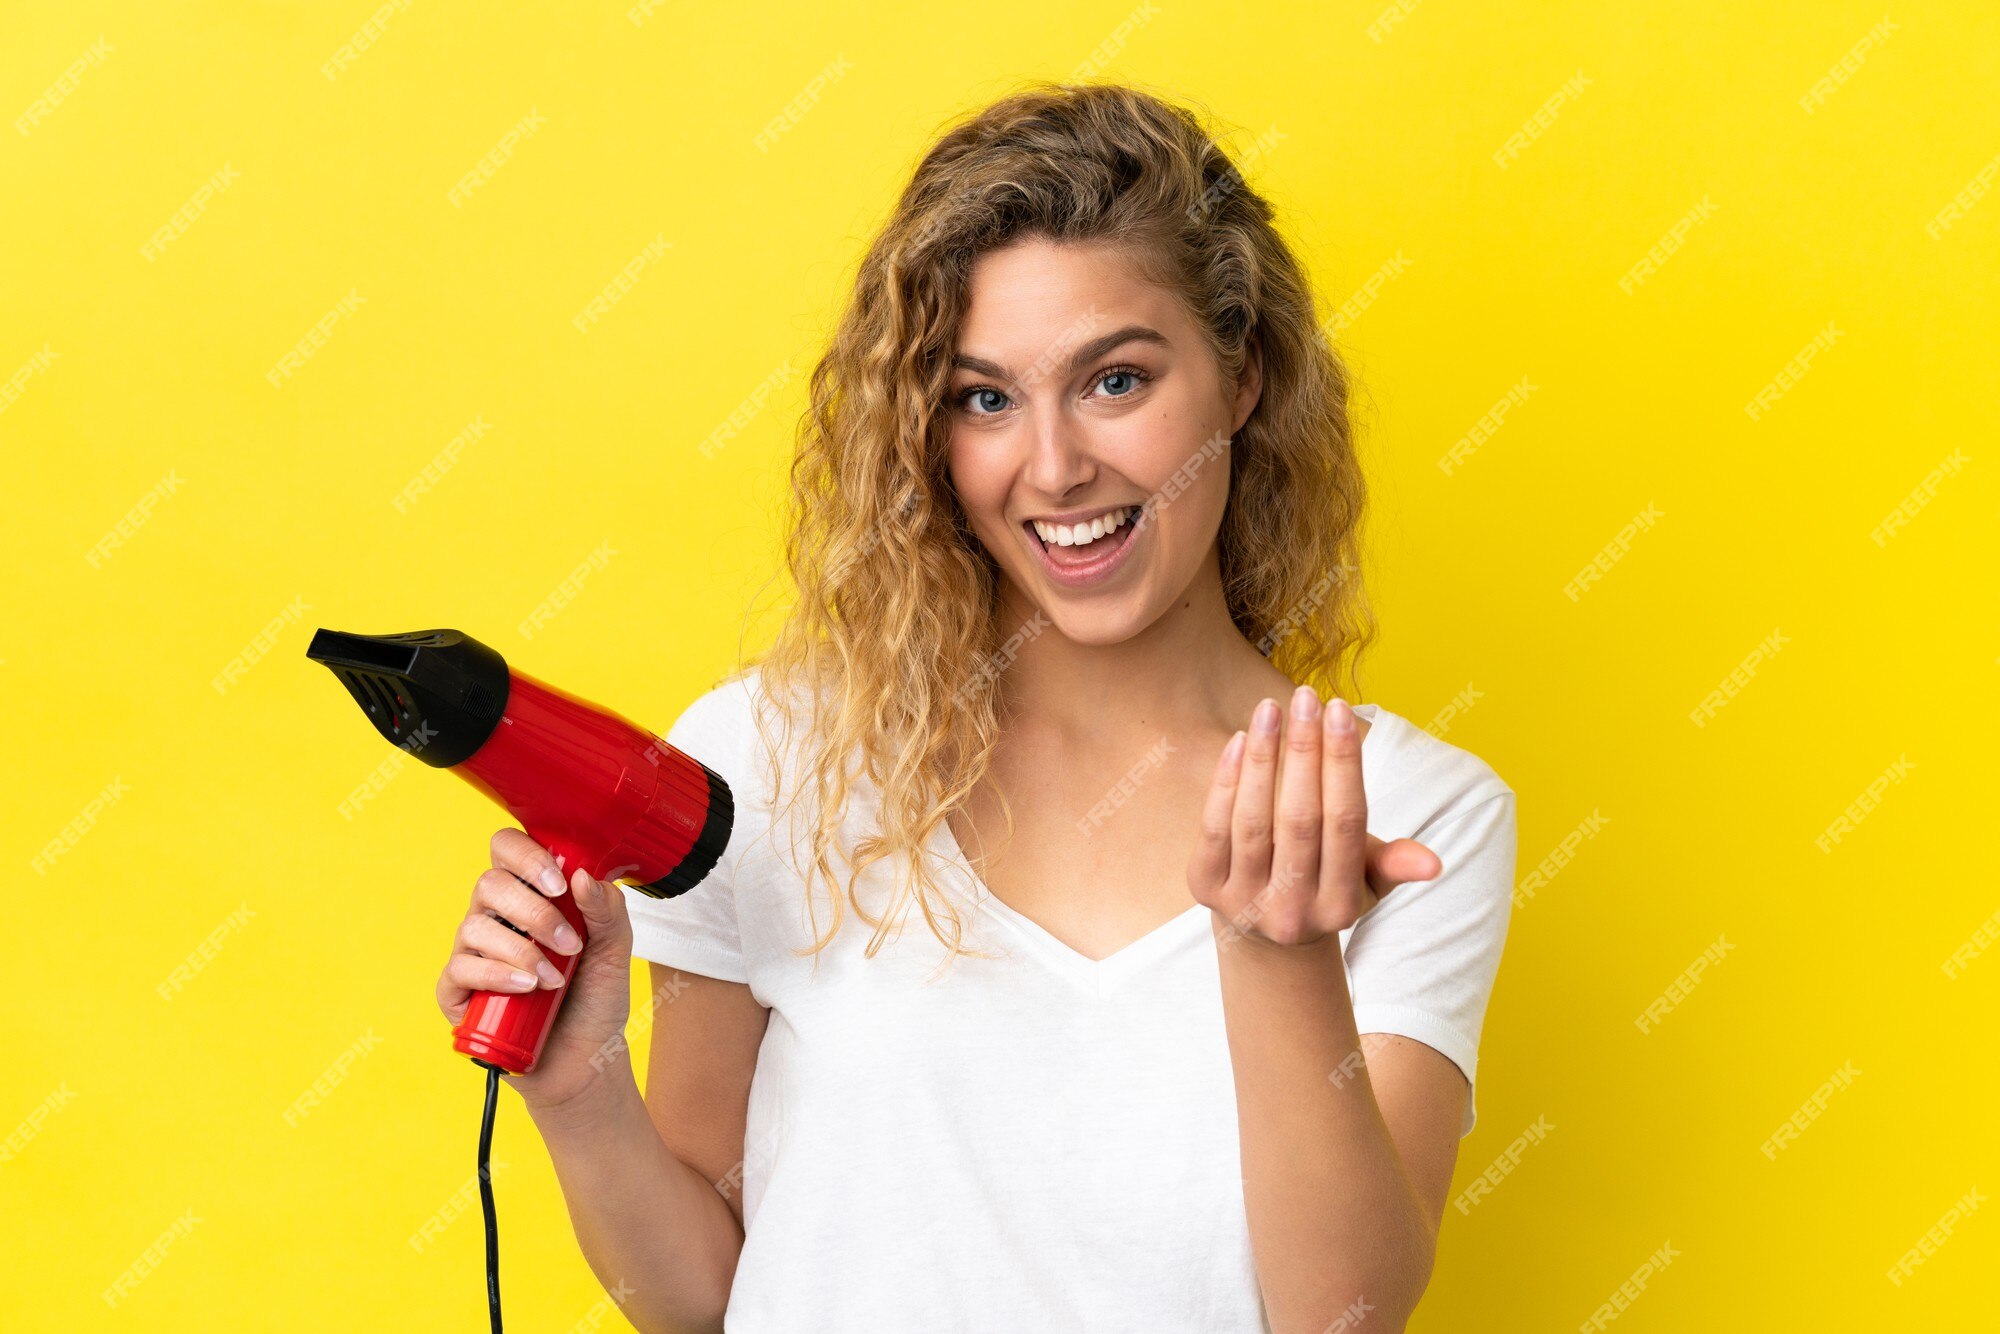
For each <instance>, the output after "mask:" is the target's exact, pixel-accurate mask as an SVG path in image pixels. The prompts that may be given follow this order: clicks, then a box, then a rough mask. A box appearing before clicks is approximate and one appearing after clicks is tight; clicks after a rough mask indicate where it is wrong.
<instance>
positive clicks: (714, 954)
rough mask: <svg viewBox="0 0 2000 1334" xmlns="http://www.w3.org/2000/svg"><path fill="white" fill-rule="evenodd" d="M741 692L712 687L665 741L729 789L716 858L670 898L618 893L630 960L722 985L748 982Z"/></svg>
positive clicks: (738, 687) (734, 686)
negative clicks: (732, 814) (741, 918)
mask: <svg viewBox="0 0 2000 1334" xmlns="http://www.w3.org/2000/svg"><path fill="white" fill-rule="evenodd" d="M743 691H744V687H743V685H742V683H741V682H740V680H739V681H730V682H727V683H725V684H723V685H720V686H717V687H716V688H715V689H713V690H711V691H709V692H708V693H707V694H705V695H703V696H701V697H700V698H698V699H696V700H695V701H694V702H693V703H692V704H690V705H688V707H687V708H686V709H685V710H684V711H683V712H682V713H681V716H680V717H679V718H678V719H676V720H675V722H674V725H673V726H672V727H671V728H669V729H668V730H667V735H666V741H667V744H668V745H670V746H672V747H673V748H674V749H675V750H678V751H680V752H682V753H683V754H685V755H689V756H691V757H693V758H694V759H697V760H699V761H701V763H703V764H705V765H707V766H708V767H709V768H710V769H712V770H714V771H715V772H716V773H718V774H720V775H721V776H722V779H723V781H724V782H726V783H728V784H729V786H730V794H731V797H732V799H733V801H734V803H735V806H736V810H737V813H738V814H737V821H736V823H735V824H734V825H732V827H731V829H730V832H729V842H728V844H727V846H725V847H724V849H723V852H722V856H721V857H719V858H717V859H716V863H715V867H714V869H713V870H711V871H710V872H709V873H708V874H707V875H706V876H704V877H702V879H701V881H700V883H699V884H697V885H695V887H694V888H693V889H690V890H688V891H687V892H686V893H684V894H677V895H675V896H674V897H673V898H670V899H656V898H653V897H652V896H651V895H649V894H643V893H641V892H640V891H638V890H636V889H633V888H631V887H629V886H626V887H624V888H625V906H626V908H627V909H628V911H629V915H630V917H631V919H632V954H633V957H635V958H640V959H649V960H651V961H652V962H654V963H658V964H664V965H666V966H667V967H669V968H678V969H681V970H683V971H686V972H690V973H699V974H701V975H702V976H703V977H714V978H720V979H721V980H723V981H725V982H747V981H748V980H749V974H748V971H747V969H746V968H745V966H744V958H743V943H742V936H741V933H740V931H739V929H738V922H737V916H736V868H737V863H738V862H739V861H740V860H741V852H742V848H743V845H744V838H743V837H742V835H743V829H742V823H743V817H744V815H745V814H746V812H747V810H748V808H749V803H748V801H747V800H746V797H747V795H748V794H747V792H746V791H745V789H744V787H743V786H742V780H743V778H744V770H743V757H744V756H746V755H747V754H748V753H749V751H750V745H749V743H750V741H751V738H750V737H749V736H747V735H745V731H744V729H745V727H746V725H747V723H748V719H749V716H750V715H749V712H748V703H747V699H746V698H744V694H743Z"/></svg>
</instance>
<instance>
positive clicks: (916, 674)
mask: <svg viewBox="0 0 2000 1334" xmlns="http://www.w3.org/2000/svg"><path fill="white" fill-rule="evenodd" d="M1272 217H1273V212H1272V209H1271V207H1270V205H1269V204H1268V203H1267V202H1266V201H1265V200H1264V199H1263V198H1262V197H1261V196H1260V195H1259V194H1258V193H1257V192H1256V191H1255V190H1253V189H1252V188H1251V187H1250V186H1249V185H1248V184H1247V183H1246V182H1245V180H1244V178H1243V176H1242V173H1241V172H1240V170H1239V169H1238V167H1237V166H1236V164H1235V163H1234V162H1233V161H1232V160H1231V158H1230V156H1229V155H1228V153H1227V152H1225V151H1224V149H1223V148H1222V147H1221V146H1220V145H1219V144H1218V143H1217V141H1216V136H1215V135H1214V134H1212V133H1211V132H1210V131H1209V130H1208V129H1207V128H1205V126H1204V124H1203V121H1202V118H1201V117H1200V116H1198V115H1197V114H1196V113H1195V112H1194V111H1192V110H1189V109H1188V108H1186V107H1185V106H1182V105H1179V104H1177V103H1175V102H1172V101H1169V100H1168V99H1166V98H1164V97H1162V96H1159V95H1157V94H1154V93H1152V92H1148V91H1142V90H1140V89H1138V88H1135V87H1132V86H1129V85H1117V84H1101V83H1099V84H1065V83H1054V82H1049V81H1040V82H1035V83H1032V84H1029V85H1026V86H1025V87H1023V88H1022V89H1020V90H1019V91H1016V92H1014V93H1012V94H1010V95H1008V96H1006V97H1003V98H1002V99H1000V100H999V101H996V102H994V103H992V104H990V105H988V106H986V107H985V108H984V109H982V110H979V111H978V112H977V113H976V114H973V115H971V116H970V117H968V118H966V119H964V120H963V121H961V122H959V123H957V124H955V125H953V126H951V127H949V128H948V129H947V130H946V131H945V133H943V134H942V136H941V137H939V138H938V139H937V141H936V142H935V143H934V144H933V145H932V146H931V148H930V149H929V151H928V152H927V153H926V154H925V155H924V157H923V159H922V161H921V162H920V163H919V164H918V166H917V168H916V170H915V172H914V173H913V174H912V176H911V178H910V180H909V181H908V183H907V185H906V186H905V188H904V190H903V192H902V194H901V197H900V198H899V200H898V201H897V204H896V206H895V209H894V211H893V213H892V215H891V216H890V217H889V219H888V220H887V222H886V223H885V224H884V225H883V227H882V228H881V230H880V232H879V233H878V234H877V235H876V236H875V238H874V239H873V241H872V242H871V243H870V245H869V247H868V249H867V252H866V253H865V255H864V256H863V258H862V260H861V263H860V267H859V269H858V271H857V273H856V276H855V280H854V287H853V291H852V294H851V297H850V299H849V300H848V302H847V303H846V308H845V310H844V311H843V313H842V314H841V316H840V319H839V321H838V324H837V326H836V329H835V332H834V334H833V337H832V339H831V346H830V347H829V348H828V350H827V351H826V353H825V355H824V356H823V357H821V359H820V360H819V361H818V363H817V364H816V365H815V367H814V369H813V372H812V375H811V379H810V388H809V403H808V407H807V409H806V411H805V412H804V413H803V415H802V416H801V418H800V421H799V425H798V437H797V447H796V450H795V453H794V456H793V460H792V465H791V472H790V486H791V509H792V514H791V520H790V526H789V528H788V531H787V535H786V540H785V561H786V566H787V569H788V572H789V575H790V578H791V581H792V583H793V585H794V586H795V588H796V590H797V598H796V601H795V603H794V605H793V606H792V607H791V609H790V610H789V612H788V614H787V615H786V616H785V618H784V620H783V622H782V624H781V625H780V627H779V629H778V632H777V635H776V638H775V641H774V642H773V644H772V646H771V647H770V648H769V649H767V650H765V651H764V652H763V653H762V654H760V655H757V656H756V657H754V658H752V659H750V660H749V662H748V663H747V665H746V666H745V668H744V669H743V670H744V671H748V670H750V669H751V668H753V667H754V668H756V669H757V670H759V671H760V672H761V675H762V685H763V695H764V701H765V703H766V704H767V705H768V706H769V707H768V708H767V709H766V710H764V711H762V712H769V713H773V714H775V717H776V720H777V722H776V723H775V724H774V726H773V727H772V728H771V729H770V730H766V729H765V725H764V723H763V722H762V721H760V724H759V726H760V730H764V731H765V742H766V752H765V753H766V754H767V755H768V757H769V760H770V763H771V765H772V779H771V781H772V791H773V793H774V798H775V794H776V793H778V792H779V791H780V789H781V788H782V787H783V786H784V785H785V784H786V783H787V782H788V781H791V782H793V783H794V784H795V786H794V789H793V793H792V796H791V798H790V800H789V801H787V802H784V803H782V804H781V805H780V806H779V807H778V808H777V813H776V814H775V815H774V825H775V824H777V823H779V822H780V821H781V820H782V819H783V814H784V812H786V811H788V810H791V809H795V808H796V805H797V803H798V802H799V801H800V800H801V798H804V797H806V796H808V795H810V797H811V798H812V801H811V808H812V815H811V817H810V819H809V820H807V821H804V822H801V823H803V824H805V825H807V826H809V832H810V840H811V851H810V862H809V865H808V866H807V867H806V869H805V872H804V875H805V880H806V886H807V901H808V905H809V906H810V905H811V904H812V902H813V898H812V894H811V885H812V877H813V875H814V874H815V873H817V874H819V875H821V876H823V877H825V880H826V882H827V884H828V886H829V889H830V891H831V892H830V893H829V895H828V902H829V904H830V906H831V911H832V920H831V921H830V922H829V923H827V925H826V926H825V928H824V930H821V929H820V928H819V926H818V913H817V910H816V909H815V910H813V918H814V923H815V927H814V930H815V940H814V943H813V945H812V946H811V947H809V948H808V949H804V950H802V951H801V952H802V953H810V954H814V955H817V954H818V953H819V951H820V950H822V949H824V948H825V947H826V945H828V944H829V943H831V941H832V940H833V938H834V936H835V935H836V934H837V933H838V932H839V930H840V928H841V922H842V918H843V916H844V913H845V912H846V911H847V910H848V909H850V908H851V909H852V910H853V911H854V912H855V914H856V915H857V916H858V917H859V918H860V919H861V920H862V921H863V922H865V923H867V924H868V925H869V926H870V927H872V928H873V932H874V934H873V935H872V937H871V938H870V940H869V942H868V945H867V954H868V956H869V957H873V956H874V954H875V953H876V951H877V950H878V949H880V948H881V946H882V944H883V943H884V942H885V940H887V939H888V938H889V936H890V931H891V927H892V925H894V924H897V923H899V922H900V921H901V920H902V918H903V916H904V914H905V910H906V908H907V906H908V905H909V903H910V902H911V901H912V900H914V901H915V902H916V904H917V905H918V906H919V908H920V910H921V912H922V914H923V917H924V920H925V922H926V923H927V924H928V925H929V927H930V929H931V931H932V932H933V934H935V935H936V936H937V938H938V940H939V941H940V942H942V943H943V944H944V946H945V947H946V950H947V955H946V962H947V963H948V962H949V961H950V960H951V959H952V958H956V957H957V956H958V955H959V954H960V953H965V952H968V951H966V950H965V947H964V943H963V923H962V921H961V919H960V918H959V916H958V914H957V913H956V912H955V911H953V908H952V901H951V898H950V896H949V895H947V894H945V893H943V892H942V885H941V884H940V882H939V880H938V879H937V877H936V876H935V875H934V874H933V868H932V865H931V863H930V862H929V861H928V860H927V858H926V854H925V850H926V848H927V847H928V846H929V845H930V841H931V840H932V838H933V837H934V836H935V835H936V833H937V830H938V826H939V825H940V824H941V823H943V822H944V820H945V818H946V816H947V815H948V814H949V812H951V811H952V810H954V809H957V808H958V807H959V806H960V805H961V804H962V803H963V802H964V801H965V799H966V798H967V796H968V795H969V794H970V793H971V792H972V791H973V790H974V789H975V788H976V787H977V786H978V785H979V784H980V783H981V782H982V781H985V780H986V778H987V776H988V771H989V768H990V763H991V758H992V755H993V753H994V748H995V745H996V743H997V740H998V737H999V735H1000V722H1001V718H1000V706H999V696H998V692H997V689H996V682H997V679H998V677H999V675H1000V672H1001V671H1002V670H1003V669H1004V665H1005V651H1006V648H1007V640H1008V632H1007V631H1006V630H1005V629H1003V627H1001V626H999V625H998V624H997V623H996V622H997V617H996V614H995V612H996V608H997V605H998V603H997V595H998V582H997V581H998V574H997V570H996V567H995V566H994V563H993V561H992V558H991V557H990V556H989V555H987V554H986V552H985V551H984V549H983V548H982V547H981V545H980V543H979V542H978V540H977V539H976V538H975V537H974V536H973V533H972V530H971V528H970V526H969V524H968V522H967V519H966V516H965V513H964V510H963V509H962V508H961V507H960V505H959V503H958V499H957V496H956V494H955V492H954V491H953V489H952V487H951V484H950V480H949V476H948V473H947V470H946V459H947V446H948V443H949V440H950V426H951V420H950V413H949V411H948V408H949V403H948V395H949V386H950V378H951V359H952V354H953V351H954V341H955V339H956V336H957V332H958V328H959V322H960V319H961V317H962V315H963V313H964V310H965V306H966V300H967V287H968V276H969V273H970V270H971V268H972V265H973V263H974V261H975V260H976V259H977V258H978V257H979V256H980V255H981V254H983V253H985V252H987V251H990V250H995V249H998V248H1001V247H1004V246H1007V245H1009V244H1012V243H1014V242H1017V241H1021V240H1025V239H1028V238H1031V237H1035V238H1042V239H1046V240H1049V241H1051V242H1054V243H1058V244H1067V243H1077V244H1098V245H1109V246H1114V247H1117V248H1118V249H1119V250H1120V252H1121V253H1123V254H1127V255H1129V256H1130V257H1131V258H1132V259H1133V260H1134V261H1135V262H1136V263H1137V264H1138V265H1139V267H1140V272H1141V273H1143V274H1144V275H1145V276H1146V277H1148V278H1149V279H1150V280H1152V281H1154V282H1157V283H1159V284H1160V285H1162V286H1163V287H1165V288H1167V289H1169V290H1171V291H1173V292H1175V293H1176V294H1178V295H1179V296H1180V298H1181V299H1182V300H1183V301H1184V302H1185V305H1186V309H1187V310H1188V311H1189V312H1190V314H1191V315H1192V317H1193V319H1194V322H1195V323H1196V324H1197V326H1198V327H1200V328H1201V329H1202V330H1203V332H1204V335H1205V337H1206V339H1207V341H1208V343H1209V346H1210V347H1211V349H1212V350H1213V352H1214V354H1215V356H1216V358H1217V361H1218V364H1219V365H1220V366H1221V368H1222V370H1223V373H1224V375H1225V381H1224V382H1225V383H1227V382H1228V381H1229V380H1230V379H1233V378H1234V377H1235V376H1236V375H1237V374H1238V372H1239V371H1240V370H1241V368H1242V366H1243V363H1244V359H1245V357H1246V356H1248V355H1250V354H1251V351H1252V347H1253V344H1254V349H1255V354H1256V355H1258V356H1259V357H1260V358H1261V370H1262V377H1263V384H1262V390H1261V393H1260V396H1259V399H1258V402H1257V405H1256V407H1255V408H1254V409H1253V411H1252V412H1251V414H1250V416H1249V418H1248V419H1247V420H1246V421H1245V423H1244V425H1243V427H1242V429H1241V430H1239V431H1238V432H1237V434H1236V435H1235V437H1233V439H1232V440H1231V441H1229V442H1227V451H1228V459H1229V470H1230V482H1229V486H1230V491H1229V500H1228V504H1227V507H1226V509H1225V511H1224V514H1223V518H1222V525H1221V531H1220V533H1219V534H1218V542H1219V547H1220V551H1219V555H1220V564H1221V573H1222V581H1223V587H1224V592H1225V596H1226V599H1227V603H1228V606H1229V609H1230V615H1231V617H1232V619H1233V620H1234V622H1235V624H1236V626H1237V627H1238V629H1239V630H1241V632H1242V634H1243V635H1244V637H1245V638H1246V639H1247V640H1249V641H1250V642H1251V643H1252V644H1254V645H1256V646H1257V648H1258V650H1259V652H1261V653H1263V654H1264V655H1265V656H1266V657H1268V658H1269V659H1270V660H1271V662H1272V664H1273V665H1274V666H1276V667H1277V668H1278V669H1279V670H1280V671H1282V672H1283V673H1284V674H1285V675H1286V676H1287V677H1288V678H1289V679H1291V680H1293V681H1295V682H1299V683H1302V684H1310V685H1313V686H1314V687H1315V689H1318V690H1320V691H1321V692H1322V693H1327V692H1332V691H1342V690H1343V689H1344V687H1346V686H1347V685H1349V684H1350V683H1351V681H1352V673H1353V671H1354V668H1355V666H1356V664H1357V662H1358V659H1359V656H1360V654H1361V651H1362V650H1363V649H1364V648H1365V647H1366V646H1367V644H1368V642H1369V641H1370V639H1372V637H1373V633H1374V623H1373V617H1372V615H1371V613H1370V612H1369V609H1368V606H1367V601H1366V598H1365V596H1364V594H1363V590H1362V584H1361V580H1360V569H1359V558H1360V551H1359V526H1360V520H1361V512H1362V502H1363V497H1364V486H1363V481H1362V475H1361V471H1360V468H1359V465H1358V463H1357V461H1356V458H1355V452H1354V447H1353V432H1352V425H1351V421H1350V414H1349V405H1348V384H1349V380H1348V373H1347V371H1346V368H1345V367H1344V365H1343V364H1342V362H1341V360H1340V358H1339V357H1338V355H1337V354H1336V352H1335V350H1334V348H1333V347H1332V345H1331V343H1330V342H1329V340H1328V338H1327V336H1326V334H1325V333H1324V332H1323V330H1322V327H1321V323H1320V321H1319V319H1318V317H1317V315H1316V314H1315V306H1314V298H1313V293H1312V289H1311V286H1310V284H1309V282H1308V280H1307V277H1306V275H1305V273H1304V272H1303V270H1302V268H1301V266H1300V265H1299V263H1298V262H1297V260H1296V259H1295V258H1294V256H1293V254H1292V252H1291V250H1290V249H1289V248H1288V247H1287V245H1286V244H1285V242H1284V241H1283V240H1281V239H1280V237H1279V235H1278V233H1277V231H1276V230H1275V228H1274V227H1273V225H1272ZM1218 443H1220V442H1218ZM1350 697H1351V696H1350ZM779 728H781V729H782V730H781V735H777V736H773V734H772V733H773V731H777V730H779ZM795 735H796V736H797V737H799V738H800V740H799V746H798V749H797V750H796V751H794V750H793V749H792V747H791V745H790V742H791V739H792V737H793V736H795ZM864 777H865V779H866V782H867V784H868V785H871V786H872V790H873V793H874V794H877V795H879V804H878V805H877V806H876V808H875V810H874V811H873V814H874V815H875V816H876V820H875V822H874V832H872V833H869V834H868V835H867V836H866V837H863V838H861V839H860V840H859V841H858V842H857V844H856V846H855V847H854V848H853V849H851V850H849V849H846V848H845V847H844V846H842V836H841V833H842V821H843V812H844V811H846V810H847V809H848V806H849V803H850V802H852V801H854V800H855V799H856V798H857V797H865V796H867V795H868V792H869V788H868V787H866V786H864V785H863V784H862V782H861V780H862V779H863V778H864ZM1000 799H1001V806H1002V809H1003V810H1007V811H1008V814H1007V818H1006V825H1007V832H1008V833H1009V834H1011V831H1012V814H1011V810H1009V808H1008V806H1007V802H1006V798H1005V794H1004V793H1003V794H1000ZM836 854H838V855H840V856H842V857H843V858H845V859H846V860H847V861H848V862H849V867H850V878H849V880H848V882H847V885H846V887H845V888H841V887H840V886H839V885H838V875H837V872H836V870H835V867H834V862H833V858H834V856H835V855H836ZM884 859H893V861H892V865H893V866H895V867H897V868H899V869H900V872H901V873H900V874H899V875H898V876H897V877H896V885H895V888H894V889H893V891H892V893H891V898H890V901H889V903H888V904H887V905H886V906H885V907H883V908H882V909H881V910H879V911H877V910H873V909H871V908H870V906H869V905H867V904H864V903H863V902H861V901H860V896H858V895H856V894H855V893H854V892H853V891H854V887H855V885H856V883H857V882H858V879H859V877H860V875H861V873H862V872H863V871H864V870H865V869H866V868H867V867H868V866H869V865H871V864H872V863H874V862H876V861H878V860H884ZM965 869H966V870H967V871H968V873H969V872H970V868H969V867H967V868H965Z"/></svg>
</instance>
